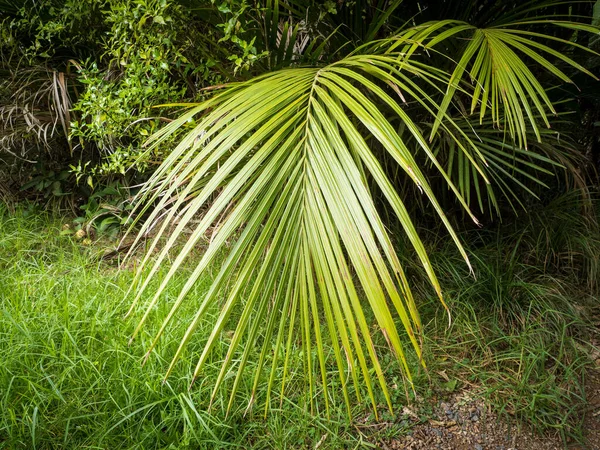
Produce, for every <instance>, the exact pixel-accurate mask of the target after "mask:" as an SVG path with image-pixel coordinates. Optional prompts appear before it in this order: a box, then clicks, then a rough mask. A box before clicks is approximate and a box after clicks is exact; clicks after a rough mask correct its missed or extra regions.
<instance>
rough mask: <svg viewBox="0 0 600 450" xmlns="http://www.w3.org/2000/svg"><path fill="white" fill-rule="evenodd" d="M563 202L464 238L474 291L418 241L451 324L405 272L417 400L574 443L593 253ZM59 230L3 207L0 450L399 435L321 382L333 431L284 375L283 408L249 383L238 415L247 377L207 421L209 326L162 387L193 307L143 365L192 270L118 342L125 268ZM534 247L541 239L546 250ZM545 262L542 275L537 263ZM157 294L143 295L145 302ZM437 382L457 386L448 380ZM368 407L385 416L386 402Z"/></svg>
mask: <svg viewBox="0 0 600 450" xmlns="http://www.w3.org/2000/svg"><path fill="white" fill-rule="evenodd" d="M567 204H568V202H567V203H563V204H559V205H558V206H557V208H558V209H559V210H561V211H563V212H564V214H563V217H562V218H561V219H560V226H558V225H557V224H556V223H552V222H551V220H549V219H548V215H549V214H550V213H549V212H544V213H543V214H542V213H540V215H539V218H538V219H539V220H538V219H536V217H537V216H535V215H532V216H531V217H529V222H528V224H527V226H524V225H523V223H524V222H521V223H520V224H518V225H515V226H513V225H507V226H504V227H502V228H501V229H499V230H491V231H489V232H480V231H478V232H476V233H470V234H467V235H465V241H466V242H468V243H470V253H471V255H470V256H471V260H472V261H473V265H474V269H475V273H476V275H477V278H476V279H474V278H472V277H470V276H469V274H468V268H467V267H466V266H465V265H464V262H462V260H461V258H460V255H459V254H458V252H457V251H456V250H455V249H449V248H445V247H444V246H441V247H440V246H437V245H436V244H435V242H433V239H430V240H429V242H430V244H429V245H430V247H431V250H432V255H433V256H432V261H433V263H434V265H435V268H436V270H437V271H438V273H439V274H440V278H441V280H440V281H441V283H442V286H443V287H444V290H445V293H446V296H447V300H448V304H449V306H450V308H451V311H452V317H453V322H452V325H451V326H450V327H448V322H447V316H446V313H445V311H444V309H443V308H441V307H440V306H439V303H438V302H437V301H436V299H435V293H434V292H431V291H430V288H428V287H427V286H428V282H427V280H420V279H419V276H418V274H419V271H418V270H415V271H414V273H413V275H411V276H413V278H414V283H415V286H417V287H418V289H417V290H416V294H417V298H418V300H419V302H421V304H422V308H423V321H424V328H425V332H426V335H425V356H426V358H427V363H428V367H429V371H428V372H427V373H426V372H425V371H420V372H419V370H418V366H419V365H418V362H417V361H416V360H411V361H410V364H411V366H412V367H413V368H414V370H415V374H416V378H415V385H416V390H417V393H418V394H419V396H420V397H421V398H423V399H424V400H425V403H427V401H429V400H430V399H431V398H434V397H435V398H439V397H440V396H443V395H445V394H448V393H449V392H450V391H452V390H457V389H469V390H471V392H473V393H477V394H479V395H482V396H484V397H486V398H487V399H488V401H490V402H491V404H492V407H493V408H495V409H496V410H497V411H499V412H505V413H506V414H505V417H508V418H510V419H513V418H514V419H516V420H520V421H522V422H523V423H528V424H530V425H532V426H533V428H535V429H536V430H538V431H541V432H548V431H550V432H553V431H558V432H560V433H561V434H562V435H563V436H565V437H566V436H572V437H576V438H577V437H580V435H581V427H580V426H581V417H582V416H581V414H580V412H581V410H582V408H583V407H584V406H585V392H584V383H583V380H584V376H585V371H586V370H587V368H588V367H589V359H588V358H587V351H588V349H589V345H588V343H587V340H586V339H587V334H586V333H587V331H586V330H587V322H588V320H587V318H586V313H585V311H586V308H587V302H588V301H589V300H590V299H593V297H591V295H592V294H593V286H594V285H595V280H593V279H592V278H593V276H592V275H593V274H594V273H595V272H594V271H595V270H596V266H594V255H596V254H597V251H596V250H597V249H598V247H599V245H598V240H597V239H595V238H594V236H596V234H594V233H596V231H595V230H596V229H594V228H593V227H594V225H593V221H590V219H589V218H588V219H586V218H584V217H583V216H582V218H580V219H578V217H577V216H576V215H575V214H574V213H573V211H571V212H569V211H568V210H567V209H566V208H567V207H566V205H567ZM575 209H576V207H575ZM569 217H571V218H572V219H571V220H570V222H569V221H568V220H567V218H569ZM536 220H538V221H537V222H536ZM586 220H587V221H588V222H585V221H586ZM586 223H587V224H586ZM542 225H543V226H542ZM569 227H571V230H572V231H569ZM60 230H61V222H60V221H59V220H57V219H54V218H52V217H49V216H48V215H46V214H44V213H42V212H40V211H35V208H31V207H25V206H21V207H18V208H17V209H16V213H14V214H13V213H10V214H9V213H8V211H7V210H5V209H2V210H1V211H0V448H2V449H4V448H7V449H32V448H35V449H50V448H106V449H109V448H110V449H117V448H127V449H129V448H138V449H159V448H160V449H185V448H190V449H195V448H228V447H236V448H274V449H280V448H314V447H315V445H316V444H317V443H319V442H321V444H320V446H319V448H321V449H323V448H331V449H335V448H364V447H366V446H373V447H375V446H376V445H377V442H378V440H379V439H383V438H385V439H388V438H390V437H393V436H397V435H400V434H403V433H406V432H407V422H406V421H403V420H402V419H403V417H402V414H401V413H400V414H399V415H398V416H396V417H391V416H389V415H384V416H382V418H383V420H384V421H386V422H387V424H386V425H385V426H373V427H370V426H367V427H365V426H364V425H365V424H366V425H373V423H374V418H373V416H372V413H370V412H369V405H368V403H367V400H366V399H363V402H358V401H354V403H353V409H352V412H353V416H354V422H350V421H348V419H347V417H346V407H345V406H344V401H343V398H342V396H341V389H340V387H339V386H337V385H335V382H334V381H331V385H330V386H329V389H328V391H329V392H330V396H331V399H330V405H331V417H330V419H326V418H325V414H324V408H323V405H322V401H321V400H319V399H318V397H319V396H321V395H322V387H320V386H319V385H317V389H318V390H317V391H316V392H315V393H314V396H315V403H316V405H317V408H318V409H317V414H315V415H311V414H310V413H309V411H310V407H309V404H310V399H309V398H308V394H307V393H306V391H305V390H304V389H303V386H304V380H300V379H295V378H294V377H292V378H291V380H290V382H289V384H288V388H287V390H286V392H285V395H284V396H283V397H280V395H279V390H276V392H275V391H274V393H273V397H272V399H271V403H270V405H271V410H270V412H269V414H268V415H266V417H265V416H264V402H265V394H266V393H265V391H264V389H262V390H261V388H260V387H259V390H258V392H257V394H256V398H255V399H254V400H255V402H254V404H253V408H250V409H248V410H247V409H246V407H247V405H248V403H249V401H250V399H251V392H252V387H253V381H254V380H253V378H252V377H245V378H243V380H242V385H241V386H240V388H239V390H238V394H237V396H238V397H237V399H236V400H237V401H236V402H235V408H234V409H233V410H232V411H231V412H230V414H229V415H226V409H227V404H228V396H227V393H226V392H225V391H227V387H228V386H227V384H228V383H231V382H232V378H233V377H229V378H226V381H225V386H224V387H225V389H224V392H223V393H219V394H218V395H217V397H216V399H215V401H214V402H213V404H212V408H211V409H210V410H209V401H210V396H211V393H212V386H213V381H214V377H216V376H217V375H218V372H219V369H220V366H221V364H220V363H221V360H222V358H223V357H224V355H225V353H226V351H227V347H228V344H229V339H230V336H231V333H230V332H229V330H226V331H225V332H224V333H223V334H222V336H221V338H220V339H219V343H218V345H217V347H216V348H215V352H214V355H213V356H212V359H211V360H210V361H209V364H207V367H206V368H205V370H204V371H203V372H202V376H201V377H200V378H199V379H198V380H197V381H196V383H195V384H194V385H193V387H192V389H191V390H190V389H189V385H190V381H191V373H192V370H193V367H194V365H195V361H196V359H197V357H198V352H199V351H200V350H201V349H202V346H203V342H204V339H206V336H207V334H208V333H209V332H210V319H207V321H206V325H201V326H200V329H199V330H198V332H197V334H196V338H195V339H194V341H193V342H192V345H190V346H189V347H188V348H187V349H186V352H185V353H184V355H183V359H182V360H181V361H180V362H179V363H178V364H177V366H176V369H175V371H174V372H173V374H172V376H171V377H170V378H169V379H168V381H167V382H166V383H163V382H162V380H163V376H164V374H165V371H166V368H167V367H168V364H169V361H170V359H171V357H172V354H173V352H174V351H175V349H176V348H177V345H178V343H179V340H180V338H181V333H182V332H183V331H182V330H183V329H184V327H185V324H186V320H187V316H188V315H189V314H193V313H194V311H195V307H196V305H195V303H194V301H190V303H189V304H186V305H185V306H184V310H183V311H182V314H180V315H179V316H178V317H179V319H177V320H175V321H174V322H173V323H172V326H171V327H169V328H168V329H167V331H166V334H165V336H164V339H163V340H162V341H161V344H160V345H159V346H158V347H157V348H156V349H155V350H154V351H153V352H152V354H151V356H150V358H149V359H148V361H147V363H146V364H145V365H144V366H142V364H141V362H142V360H143V357H144V354H145V352H146V351H147V348H148V346H149V345H150V342H151V339H152V338H153V334H154V332H155V330H156V327H158V326H160V323H161V319H162V317H163V316H164V314H166V312H167V311H168V308H169V307H170V305H171V304H172V302H173V301H174V299H175V296H176V293H177V292H178V291H179V289H180V288H181V285H182V283H184V282H185V279H186V277H187V274H188V271H189V270H190V268H189V267H182V268H181V271H180V273H178V275H177V277H176V282H175V283H173V284H172V285H171V286H170V287H169V289H168V290H167V291H166V292H165V293H164V294H163V295H164V298H165V302H161V303H160V304H159V306H158V307H157V308H156V310H155V311H154V312H153V314H152V315H151V317H150V318H149V323H148V325H149V326H148V327H145V328H144V329H143V331H142V333H141V334H140V335H139V338H138V339H136V340H134V341H133V342H132V343H131V345H129V342H128V341H129V337H130V336H131V334H132V332H133V329H134V327H135V325H136V323H137V320H136V319H138V318H139V313H138V312H136V313H134V314H133V317H132V318H131V319H128V320H124V318H123V317H124V315H125V313H126V312H127V310H128V308H129V306H130V299H126V298H125V297H124V294H125V292H126V290H127V289H128V288H129V286H130V284H131V282H132V280H133V273H132V271H131V270H129V269H126V270H122V271H118V270H117V267H116V261H103V260H102V259H101V258H99V257H98V254H99V252H101V248H102V247H101V245H102V244H101V243H99V244H96V245H93V246H90V247H87V246H83V245H81V244H80V243H78V242H77V241H75V240H74V239H72V238H71V237H69V236H61V233H60ZM573 230H577V232H575V231H573ZM541 235H543V236H545V237H546V240H544V241H543V242H542V240H541V238H540V236H541ZM519 236H520V237H519ZM544 252H549V253H548V254H549V255H552V258H551V257H550V256H544ZM542 260H543V261H547V262H548V263H547V264H546V265H543V264H540V261H542ZM408 263H409V261H407V264H408ZM550 263H552V264H550ZM207 274H208V275H207V276H206V277H205V278H203V279H201V280H200V281H199V283H197V284H196V286H195V287H194V292H192V295H191V296H190V298H191V299H194V298H201V296H202V294H203V293H204V292H205V291H206V290H207V289H208V286H209V285H210V283H211V276H212V272H211V271H208V272H207ZM209 275H210V276H209ZM586 280H587V281H586ZM588 281H589V282H590V283H591V284H588ZM156 287H157V286H156V285H154V284H153V285H151V286H150V288H149V289H150V291H149V292H150V293H151V292H152V290H153V289H156ZM373 332H374V334H375V332H376V330H375V329H374V330H373ZM375 344H376V345H377V346H378V347H380V348H381V350H382V352H381V354H382V359H381V362H382V367H384V370H385V373H386V376H387V377H388V379H389V380H390V381H391V382H392V385H394V386H395V388H394V389H393V390H392V400H393V403H394V406H395V408H396V410H399V411H401V410H402V408H401V407H402V405H403V404H405V403H406V401H407V397H406V391H405V388H404V386H403V385H402V377H401V375H400V371H399V370H398V366H397V362H395V361H394V360H393V358H387V359H386V358H385V354H386V352H384V351H383V350H384V349H385V342H379V341H375ZM257 348H259V346H258V345H257ZM258 351H259V350H257V352H258ZM329 351H330V350H329ZM300 352H301V346H298V347H297V358H296V360H294V361H292V364H296V366H297V368H298V370H297V372H294V371H292V373H296V375H294V376H296V377H299V376H300V375H298V374H299V373H301V370H299V369H300V368H301V365H302V356H301V354H300ZM312 356H313V358H316V357H317V355H316V354H315V355H312ZM330 370H332V371H334V370H336V368H335V367H333V366H332V367H331V368H330ZM249 371H250V373H251V372H252V367H250V368H249ZM440 372H443V373H444V374H445V375H446V376H447V377H449V378H450V380H451V381H453V380H456V382H455V383H450V384H448V383H447V382H446V380H444V379H443V378H442V377H440V376H439V373H440ZM331 379H332V380H333V379H334V378H333V377H332V378H331ZM260 385H261V384H259V386H260ZM262 385H264V383H263V384H262ZM408 394H409V400H410V401H414V398H413V394H412V393H411V392H410V391H409V393H408ZM378 401H379V402H380V404H381V406H382V411H383V410H384V409H385V408H384V407H383V406H384V403H385V400H384V398H383V397H382V398H378ZM420 405H421V406H419V404H416V405H415V404H414V403H413V405H412V406H411V407H412V408H416V410H418V411H420V412H419V414H421V415H422V417H423V419H422V420H426V418H427V415H426V414H427V408H426V407H424V408H422V411H421V410H420V409H419V408H420V407H422V406H423V404H422V403H421V404H420ZM365 421H366V423H365ZM409 422H410V421H409Z"/></svg>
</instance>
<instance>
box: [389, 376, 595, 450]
mask: <svg viewBox="0 0 600 450" xmlns="http://www.w3.org/2000/svg"><path fill="white" fill-rule="evenodd" d="M586 391H587V396H588V408H587V410H586V411H582V414H585V433H586V436H585V437H586V443H585V445H581V444H569V443H567V446H566V448H567V449H568V450H600V370H597V371H595V372H592V373H589V374H588V379H587V381H586ZM403 412H404V416H405V417H407V418H408V420H411V417H412V418H413V419H414V421H417V420H418V417H417V415H416V414H415V413H414V412H412V411H411V410H410V409H408V408H405V410H404V411H403ZM379 446H380V448H381V449H383V450H399V449H402V450H405V449H406V450H421V449H436V450H562V449H565V444H564V443H563V442H562V440H561V439H560V437H558V436H537V435H534V434H533V433H532V432H531V431H530V430H527V429H524V428H522V427H521V428H520V429H519V428H518V427H517V426H516V425H510V424H508V423H507V422H506V421H505V420H499V419H498V416H497V415H496V414H495V413H494V411H493V410H492V409H490V408H489V407H486V406H485V404H484V403H483V401H482V400H480V399H477V398H475V396H472V395H470V394H469V392H465V391H463V392H458V393H456V394H455V395H453V396H452V397H449V398H448V399H446V400H445V401H440V402H439V404H438V405H437V406H436V407H435V408H434V411H433V414H432V416H431V419H429V421H428V422H426V423H420V424H418V425H414V426H413V427H411V432H410V433H409V434H407V435H406V436H403V437H401V438H396V439H393V440H389V441H383V442H380V443H379Z"/></svg>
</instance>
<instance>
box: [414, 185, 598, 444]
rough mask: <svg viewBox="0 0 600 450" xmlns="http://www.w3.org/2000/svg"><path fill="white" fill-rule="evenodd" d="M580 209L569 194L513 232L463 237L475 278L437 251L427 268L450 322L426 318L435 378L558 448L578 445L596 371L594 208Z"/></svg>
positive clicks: (509, 227)
mask: <svg viewBox="0 0 600 450" xmlns="http://www.w3.org/2000/svg"><path fill="white" fill-rule="evenodd" d="M583 206H584V205H583V204H582V201H581V199H580V198H579V197H577V196H576V195H575V194H568V195H565V196H562V197H559V198H557V199H555V200H554V201H553V202H551V203H550V204H549V205H547V206H546V207H544V208H543V209H542V208H540V209H538V210H533V211H531V212H530V213H529V214H527V215H526V216H525V217H519V218H517V219H516V220H515V221H514V222H513V223H508V224H503V225H500V226H498V227H497V228H496V229H490V230H487V231H486V230H484V231H482V230H477V231H470V232H468V233H465V235H464V236H463V239H464V240H465V242H468V243H469V247H470V258H471V261H472V264H473V267H474V272H475V273H474V276H471V275H470V274H469V273H468V270H467V268H466V267H465V266H464V264H461V263H460V262H461V261H460V259H459V256H457V255H455V254H454V253H455V252H453V250H451V249H450V250H448V249H447V248H446V247H444V246H439V247H438V249H437V251H435V252H433V254H434V255H435V256H434V265H435V266H436V270H437V272H438V273H439V274H440V275H441V278H442V280H441V283H442V286H444V287H445V288H446V289H447V291H446V293H447V297H448V305H449V307H450V310H451V312H452V323H451V325H450V326H448V322H447V321H443V320H440V319H441V318H443V315H442V312H443V311H440V310H439V309H440V308H438V307H437V305H436V304H435V302H432V303H431V304H430V305H429V306H431V307H432V308H433V310H428V308H427V307H426V308H425V310H426V311H427V312H425V314H424V315H425V316H426V318H427V319H426V322H428V325H427V326H426V332H425V334H426V339H427V342H428V345H427V347H428V351H429V352H430V354H429V361H431V362H432V369H431V371H430V372H431V373H433V374H434V378H435V374H436V372H437V373H439V372H440V371H443V372H444V373H445V374H449V376H450V377H452V378H453V379H454V380H456V381H457V383H456V385H458V386H459V387H463V388H467V389H471V390H473V391H475V392H477V393H479V394H480V395H482V396H484V397H486V398H487V400H488V402H489V403H490V404H491V405H493V407H495V409H496V410H497V411H499V412H501V413H505V414H504V417H505V418H508V419H509V420H513V419H514V420H517V421H518V422H519V423H526V424H528V425H529V426H530V427H531V428H533V430H535V431H538V432H556V433H558V434H559V435H560V436H561V438H562V439H563V441H564V442H567V441H568V440H576V441H581V440H582V439H583V429H582V426H583V422H584V419H585V415H584V411H585V410H586V408H587V403H586V390H585V387H586V386H585V380H586V372H587V371H588V370H590V369H592V368H593V363H592V361H591V358H590V355H591V354H592V353H593V352H594V349H593V348H592V344H591V339H590V336H591V333H594V332H595V329H594V325H593V322H594V319H593V313H594V308H595V303H596V301H597V297H596V296H595V294H596V293H597V286H598V275H599V272H598V255H600V228H599V226H598V222H597V215H596V214H597V208H596V206H595V205H593V206H590V205H587V206H588V209H587V211H585V210H584V209H583ZM423 295H424V296H425V295H427V294H423ZM439 383H440V385H444V380H443V379H439ZM446 384H447V383H446ZM453 386H454V384H453Z"/></svg>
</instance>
